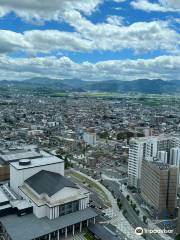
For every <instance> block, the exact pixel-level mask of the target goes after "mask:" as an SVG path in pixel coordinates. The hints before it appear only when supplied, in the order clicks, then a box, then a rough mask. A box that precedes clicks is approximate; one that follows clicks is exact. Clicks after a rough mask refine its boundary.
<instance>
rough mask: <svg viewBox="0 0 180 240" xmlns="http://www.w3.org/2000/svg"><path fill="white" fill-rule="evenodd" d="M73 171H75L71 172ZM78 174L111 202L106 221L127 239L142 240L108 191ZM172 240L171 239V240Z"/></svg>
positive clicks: (99, 184)
mask: <svg viewBox="0 0 180 240" xmlns="http://www.w3.org/2000/svg"><path fill="white" fill-rule="evenodd" d="M73 171H75V170H73ZM75 172H77V173H79V174H81V175H82V176H84V177H87V178H88V179H89V180H91V181H94V182H95V183H96V184H97V185H98V186H99V187H100V188H101V189H102V190H103V191H104V192H105V193H106V195H107V197H108V199H109V201H110V202H111V205H112V208H111V211H112V214H111V215H112V219H111V220H110V221H107V222H109V223H111V224H112V225H114V226H115V227H117V229H119V230H120V231H121V232H123V233H124V234H125V235H126V236H127V238H129V239H131V240H144V238H142V237H140V236H137V235H135V232H134V228H133V227H132V226H131V225H130V224H129V222H128V221H127V219H126V218H125V217H124V216H123V214H122V212H121V211H119V207H118V205H117V201H116V199H114V197H113V195H112V194H111V192H110V191H109V190H107V189H106V188H105V187H104V186H103V185H102V184H101V183H99V182H98V181H96V180H94V179H93V178H91V177H89V176H88V175H86V174H84V173H81V172H79V171H75ZM171 240H172V239H171Z"/></svg>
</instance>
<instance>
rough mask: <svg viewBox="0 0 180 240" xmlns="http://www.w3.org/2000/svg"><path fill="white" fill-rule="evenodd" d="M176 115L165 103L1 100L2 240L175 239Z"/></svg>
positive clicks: (179, 139) (179, 141)
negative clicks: (139, 230) (139, 229)
mask: <svg viewBox="0 0 180 240" xmlns="http://www.w3.org/2000/svg"><path fill="white" fill-rule="evenodd" d="M179 107H180V99H179V98H178V97H173V96H158V95H148V96H146V97H145V96H144V95H141V94H133V95H132V94H130V95H129V94H127V95H123V97H122V96H121V95H119V97H117V96H116V97H114V98H113V97H110V98H109V97H105V96H103V97H94V96H91V97H84V96H83V95H82V96H81V94H80V95H79V96H77V94H76V93H74V94H72V95H71V96H69V97H67V96H65V97H64V96H61V97H50V96H45V95H42V96H35V95H26V96H24V95H23V94H18V95H17V94H12V95H9V96H5V95H2V96H1V98H0V114H1V124H0V129H1V138H0V143H1V149H0V160H1V165H0V181H1V188H0V194H1V208H0V213H1V216H2V217H1V218H0V220H1V236H2V239H13V240H16V239H17V240H20V239H23V240H24V239H63V238H68V237H69V238H70V239H71V238H72V237H73V236H74V237H73V238H72V239H86V238H85V237H87V239H94V237H93V236H96V235H97V239H106V238H105V237H102V236H106V235H107V236H108V234H109V236H108V238H107V239H109V238H110V237H113V238H114V239H143V237H145V238H146V239H169V240H170V239H174V238H175V236H176V234H177V233H178V232H179V231H180V226H179V223H178V220H179V221H180V218H178V204H179V200H178V199H179V198H178V196H179V193H178V192H179V191H178V186H179V184H180V182H179V181H180V178H179V161H180V131H179V127H180V121H179V112H178V109H179ZM58 178H60V179H58ZM9 181H10V182H9ZM68 189H69V190H68ZM74 189H75V190H74ZM61 191H62V193H61ZM81 202H82V203H81ZM70 204H72V206H69V205H70ZM65 206H67V210H66V207H65ZM64 207H65V210H64ZM61 208H62V209H61ZM48 211H49V212H48ZM51 211H52V212H51ZM66 211H67V212H66ZM63 212H64V213H63ZM68 213H69V214H70V215H71V214H74V215H72V216H73V219H71V217H70V215H69V214H68ZM75 213H76V214H77V216H76V214H75ZM66 215H67V217H68V215H69V217H70V219H68V220H66V219H64V218H65V217H66ZM19 216H21V217H19ZM83 216H84V217H83ZM58 219H59V222H61V223H62V221H63V222H64V221H65V223H64V224H65V225H63V224H62V226H59V225H58V223H57V222H58ZM62 219H63V220H62ZM71 220H72V222H71ZM47 221H48V223H47ZM73 221H74V222H73ZM46 224H48V226H49V228H48V229H46V227H45V226H46ZM94 224H95V225H94ZM22 225H23V228H21V227H22ZM93 225H94V226H93ZM16 228H21V230H19V231H14V230H15V229H16ZM27 228H28V229H29V230H30V231H29V230H28V231H27ZM137 228H142V229H144V232H143V234H142V235H141V234H140V235H136V234H135V229H137ZM153 229H155V230H156V232H155V233H153V234H151V233H149V232H148V231H150V230H151V231H152V230H153ZM98 234H100V235H99V236H98ZM101 234H102V236H101ZM24 236H26V237H24Z"/></svg>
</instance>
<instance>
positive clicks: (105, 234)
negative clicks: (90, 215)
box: [89, 224, 120, 240]
mask: <svg viewBox="0 0 180 240" xmlns="http://www.w3.org/2000/svg"><path fill="white" fill-rule="evenodd" d="M89 230H90V231H91V232H92V233H93V234H94V235H95V236H97V237H98V239H100V240H101V239H102V240H109V239H111V240H120V238H119V237H118V236H117V234H116V233H115V232H113V231H112V230H111V229H110V228H109V227H108V225H102V224H95V225H91V226H89Z"/></svg>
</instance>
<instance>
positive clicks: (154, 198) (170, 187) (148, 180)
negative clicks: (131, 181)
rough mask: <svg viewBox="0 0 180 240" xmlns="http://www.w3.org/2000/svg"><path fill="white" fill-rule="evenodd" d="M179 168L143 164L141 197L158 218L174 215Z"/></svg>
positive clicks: (148, 163)
mask: <svg viewBox="0 0 180 240" xmlns="http://www.w3.org/2000/svg"><path fill="white" fill-rule="evenodd" d="M177 174H178V171H177V167H176V166H170V165H168V164H165V163H162V162H151V161H149V162H148V161H145V160H143V162H142V179H141V180H142V181H141V195H142V197H143V199H144V200H145V201H146V203H147V204H148V205H149V206H151V207H153V209H154V213H155V216H156V217H158V218H163V217H166V216H167V215H174V212H175V207H176V194H177Z"/></svg>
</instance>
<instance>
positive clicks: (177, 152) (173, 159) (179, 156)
mask: <svg viewBox="0 0 180 240" xmlns="http://www.w3.org/2000/svg"><path fill="white" fill-rule="evenodd" d="M170 164H171V165H176V166H179V164H180V148H179V147H176V148H171V149H170Z"/></svg>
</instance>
